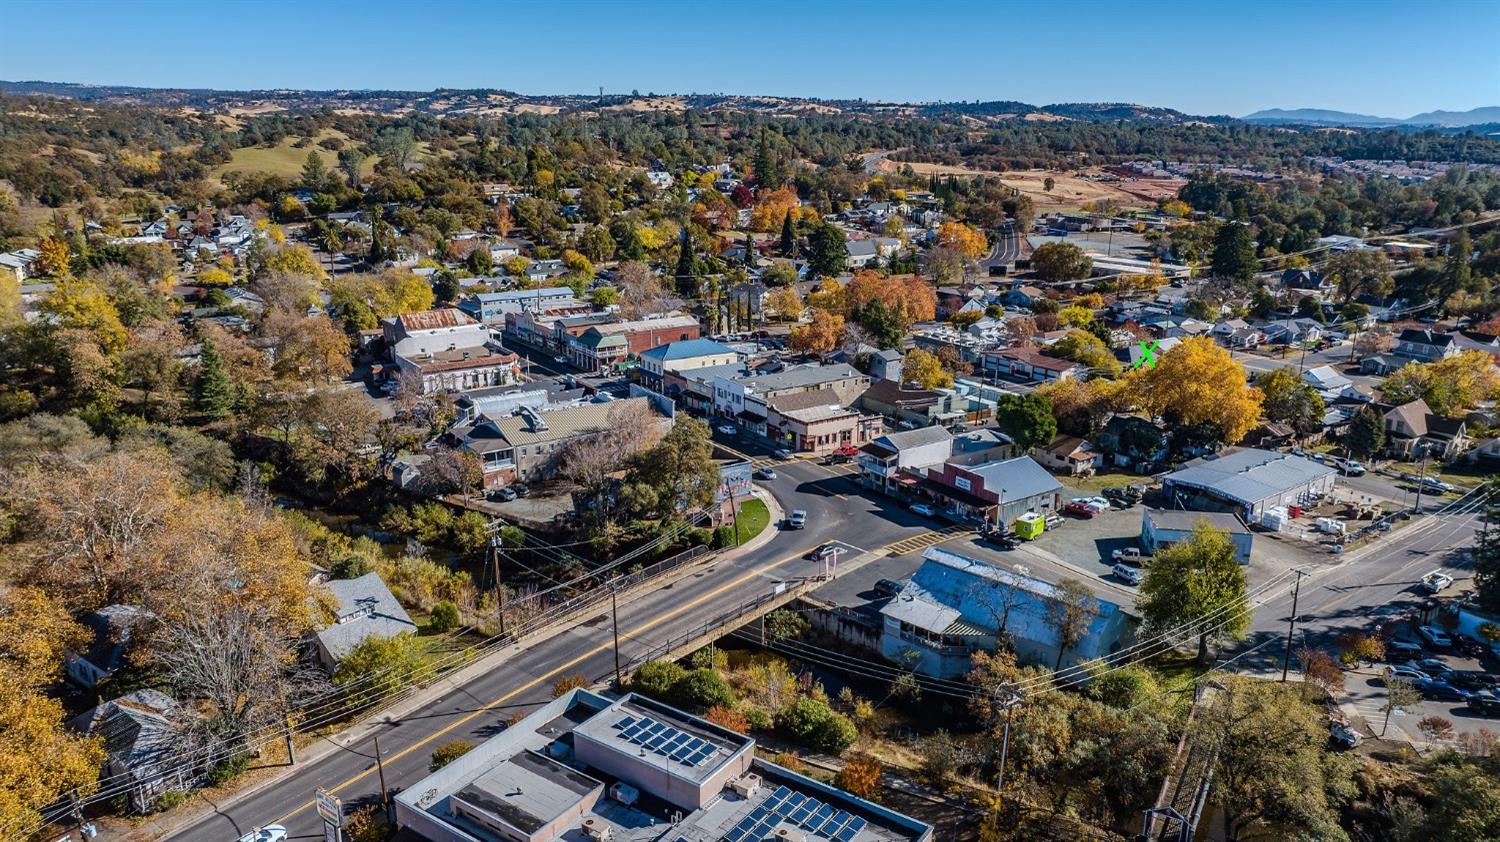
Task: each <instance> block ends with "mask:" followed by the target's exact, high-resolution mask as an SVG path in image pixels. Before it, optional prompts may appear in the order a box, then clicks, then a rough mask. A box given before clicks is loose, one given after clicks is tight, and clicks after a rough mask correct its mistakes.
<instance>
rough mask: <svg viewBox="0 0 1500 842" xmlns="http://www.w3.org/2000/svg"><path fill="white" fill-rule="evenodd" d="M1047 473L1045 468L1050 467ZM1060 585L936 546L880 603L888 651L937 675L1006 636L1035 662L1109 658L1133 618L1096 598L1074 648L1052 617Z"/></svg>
mask: <svg viewBox="0 0 1500 842" xmlns="http://www.w3.org/2000/svg"><path fill="white" fill-rule="evenodd" d="M1044 473H1045V472H1044ZM1059 598H1060V593H1059V591H1058V589H1057V587H1056V586H1054V585H1051V584H1048V583H1047V582H1044V581H1042V580H1040V579H1035V578H1032V577H1030V576H1023V575H1020V574H1018V573H1015V572H1013V571H1010V570H1007V569H1005V568H1003V567H1000V566H997V565H995V564H991V563H989V562H987V561H982V560H980V559H977V558H970V557H968V556H964V555H960V554H958V553H955V552H951V551H949V550H945V549H941V548H938V547H933V548H930V549H928V550H927V551H926V552H925V553H923V554H922V566H921V567H918V568H917V572H916V573H914V574H913V575H912V577H911V579H910V581H908V582H907V583H906V585H905V587H904V588H903V589H902V590H901V592H900V593H899V594H897V595H896V596H895V597H892V598H891V600H890V601H889V602H887V603H886V605H885V606H884V607H882V608H881V609H880V613H881V616H882V620H883V623H884V628H883V631H882V635H881V654H883V655H884V656H885V657H886V658H887V659H889V660H891V661H894V662H897V663H911V664H912V665H913V668H914V669H915V670H916V671H917V672H920V673H922V674H923V675H927V676H930V677H933V678H941V679H955V678H960V677H962V676H963V675H964V674H965V673H967V672H969V671H970V670H971V669H972V668H973V655H974V653H975V652H980V651H994V650H995V649H997V648H998V647H999V645H1000V639H1001V637H1002V636H1003V637H1005V638H1007V639H1008V640H1009V642H1010V644H1011V645H1012V646H1013V647H1014V649H1015V651H1016V654H1017V655H1018V656H1019V657H1020V658H1022V659H1023V660H1027V661H1034V662H1039V663H1042V664H1045V665H1046V666H1048V667H1052V666H1055V665H1057V663H1058V661H1059V656H1061V661H1062V663H1063V664H1072V663H1078V662H1081V661H1087V660H1093V659H1095V658H1101V657H1103V656H1105V655H1108V654H1110V653H1112V652H1116V651H1118V650H1119V649H1120V648H1121V647H1122V646H1125V645H1126V644H1127V643H1128V642H1129V639H1130V637H1131V623H1130V620H1129V619H1128V617H1127V616H1126V614H1125V612H1124V611H1123V610H1121V608H1120V607H1119V606H1118V605H1115V604H1114V603H1112V602H1108V601H1105V600H1101V599H1098V598H1097V597H1096V598H1093V599H1091V607H1092V608H1093V609H1094V610H1093V614H1092V618H1091V619H1090V620H1089V623H1088V628H1087V631H1086V633H1085V634H1084V635H1083V636H1082V637H1081V638H1080V639H1079V641H1078V642H1077V643H1076V644H1074V646H1073V647H1072V648H1070V649H1069V650H1067V651H1066V652H1061V651H1060V649H1061V646H1060V641H1059V639H1058V636H1057V632H1056V630H1055V629H1054V628H1053V625H1052V624H1051V623H1049V622H1048V620H1047V618H1048V616H1049V614H1050V613H1051V611H1050V609H1049V606H1050V605H1051V604H1052V603H1054V602H1055V601H1056V600H1057V599H1059Z"/></svg>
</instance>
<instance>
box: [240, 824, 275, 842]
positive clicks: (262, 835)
mask: <svg viewBox="0 0 1500 842" xmlns="http://www.w3.org/2000/svg"><path fill="white" fill-rule="evenodd" d="M285 838H286V828H284V827H282V826H281V825H279V824H268V825H266V826H265V827H258V828H256V829H255V830H252V831H250V832H249V833H247V834H245V835H244V836H241V837H240V839H239V842H281V841H282V840H283V839H285Z"/></svg>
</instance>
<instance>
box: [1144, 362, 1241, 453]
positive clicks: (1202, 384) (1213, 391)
mask: <svg viewBox="0 0 1500 842" xmlns="http://www.w3.org/2000/svg"><path fill="white" fill-rule="evenodd" d="M1129 390H1130V394H1131V395H1132V396H1133V397H1134V399H1135V403H1136V404H1137V405H1138V406H1140V407H1141V408H1142V409H1144V410H1146V411H1147V412H1149V413H1151V414H1153V415H1161V416H1163V417H1165V418H1166V419H1168V420H1169V421H1170V422H1172V423H1174V424H1188V425H1191V424H1205V423H1208V424H1217V425H1218V426H1219V428H1220V429H1221V430H1222V431H1223V433H1224V442H1225V443H1226V444H1234V443H1235V442H1237V441H1239V440H1240V439H1242V438H1244V437H1245V434H1246V433H1248V432H1250V430H1251V429H1252V428H1254V427H1255V425H1256V423H1258V422H1259V421H1260V406H1261V401H1262V399H1263V398H1264V396H1263V395H1262V394H1261V392H1260V390H1259V389H1257V388H1255V387H1253V386H1251V385H1250V384H1249V383H1247V382H1246V381H1245V367H1244V366H1242V365H1240V364H1239V363H1238V362H1236V361H1235V360H1234V358H1233V357H1231V356H1229V352H1228V351H1226V350H1224V349H1223V348H1220V347H1219V346H1218V345H1215V344H1214V341H1213V340H1212V339H1209V338H1207V337H1203V336H1199V337H1194V338H1192V339H1184V340H1183V341H1182V343H1181V344H1180V345H1178V346H1176V347H1174V348H1172V349H1171V350H1170V351H1167V352H1166V353H1163V354H1161V356H1159V357H1157V358H1156V359H1155V364H1154V365H1152V364H1150V363H1147V364H1145V365H1143V366H1141V367H1140V368H1136V369H1134V370H1132V371H1131V373H1130V375H1129Z"/></svg>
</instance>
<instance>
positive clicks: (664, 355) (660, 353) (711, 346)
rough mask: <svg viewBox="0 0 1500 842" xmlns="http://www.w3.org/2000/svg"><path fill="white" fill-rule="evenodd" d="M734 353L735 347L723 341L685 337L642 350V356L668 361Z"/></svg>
mask: <svg viewBox="0 0 1500 842" xmlns="http://www.w3.org/2000/svg"><path fill="white" fill-rule="evenodd" d="M733 353H735V350H734V349H733V348H731V347H729V346H728V345H725V344H723V343H721V342H715V341H713V340H712V339H683V340H680V341H677V342H669V343H667V344H666V345H658V346H657V347H655V348H652V349H650V350H649V351H642V352H641V356H643V357H650V358H652V359H655V360H661V361H662V362H667V361H669V360H686V359H692V358H693V357H706V356H709V355H712V354H733Z"/></svg>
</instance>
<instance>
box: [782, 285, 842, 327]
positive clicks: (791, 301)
mask: <svg viewBox="0 0 1500 842" xmlns="http://www.w3.org/2000/svg"><path fill="white" fill-rule="evenodd" d="M834 286H838V284H837V283H834ZM766 303H767V305H769V306H770V308H771V309H772V310H775V311H776V315H778V316H780V317H781V320H782V321H785V322H795V321H797V320H799V319H801V318H802V299H800V298H798V297H797V291H796V290H795V289H792V288H791V287H777V288H776V289H773V290H771V294H770V296H768V297H767V300H766Z"/></svg>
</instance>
